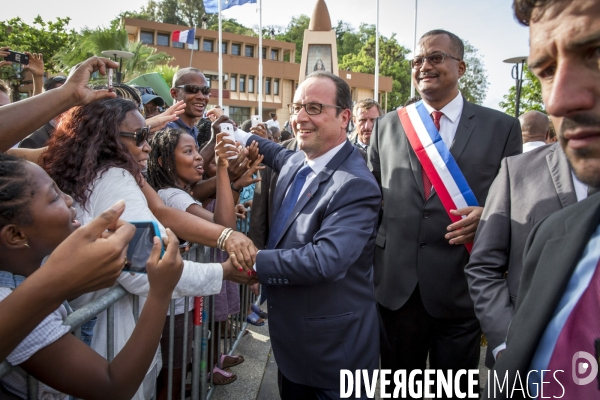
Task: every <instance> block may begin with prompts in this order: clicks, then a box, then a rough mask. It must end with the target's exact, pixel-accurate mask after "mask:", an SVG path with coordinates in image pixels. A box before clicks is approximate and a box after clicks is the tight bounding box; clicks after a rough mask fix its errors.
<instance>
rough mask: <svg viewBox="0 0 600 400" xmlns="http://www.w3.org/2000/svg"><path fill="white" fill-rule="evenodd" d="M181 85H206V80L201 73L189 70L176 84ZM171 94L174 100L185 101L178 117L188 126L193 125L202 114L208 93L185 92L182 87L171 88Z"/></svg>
mask: <svg viewBox="0 0 600 400" xmlns="http://www.w3.org/2000/svg"><path fill="white" fill-rule="evenodd" d="M182 85H197V86H208V82H207V81H206V78H205V77H204V75H203V74H201V73H199V72H190V73H187V74H185V75H183V76H182V77H181V78H180V79H179V81H178V82H177V86H182ZM171 96H172V97H173V98H174V99H175V100H176V101H180V100H183V101H184V102H185V109H184V111H183V114H181V115H180V116H179V118H181V119H182V121H183V122H184V123H185V124H186V125H188V126H194V120H195V119H196V118H200V117H203V116H204V110H205V109H206V105H207V104H208V100H209V98H210V95H204V94H202V92H201V91H198V93H196V94H191V93H187V92H186V91H185V89H184V88H172V89H171Z"/></svg>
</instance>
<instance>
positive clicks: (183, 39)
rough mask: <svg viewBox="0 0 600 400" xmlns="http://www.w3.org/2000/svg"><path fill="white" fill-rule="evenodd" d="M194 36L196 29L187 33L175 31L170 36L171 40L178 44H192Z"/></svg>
mask: <svg viewBox="0 0 600 400" xmlns="http://www.w3.org/2000/svg"><path fill="white" fill-rule="evenodd" d="M195 35H196V28H194V29H190V30H187V31H175V32H173V34H172V35H171V40H173V41H174V42H179V43H188V44H194V36H195Z"/></svg>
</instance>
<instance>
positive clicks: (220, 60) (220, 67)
mask: <svg viewBox="0 0 600 400" xmlns="http://www.w3.org/2000/svg"><path fill="white" fill-rule="evenodd" d="M218 2H219V106H221V108H223V19H222V15H221V0H218Z"/></svg>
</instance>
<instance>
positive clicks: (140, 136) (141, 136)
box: [119, 126, 150, 147]
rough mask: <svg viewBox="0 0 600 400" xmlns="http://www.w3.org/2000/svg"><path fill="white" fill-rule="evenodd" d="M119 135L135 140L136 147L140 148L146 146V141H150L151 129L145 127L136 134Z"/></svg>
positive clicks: (120, 133)
mask: <svg viewBox="0 0 600 400" xmlns="http://www.w3.org/2000/svg"><path fill="white" fill-rule="evenodd" d="M119 135H121V136H124V137H130V138H134V139H135V145H136V146H138V147H139V146H141V145H142V144H144V142H145V141H146V140H148V136H149V135H150V127H149V126H145V127H143V128H141V129H138V130H137V131H135V132H119Z"/></svg>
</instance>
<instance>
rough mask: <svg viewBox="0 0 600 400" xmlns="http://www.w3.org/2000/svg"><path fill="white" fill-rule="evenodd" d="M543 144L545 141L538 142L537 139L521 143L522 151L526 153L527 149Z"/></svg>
mask: <svg viewBox="0 0 600 400" xmlns="http://www.w3.org/2000/svg"><path fill="white" fill-rule="evenodd" d="M545 145H546V142H539V141H536V142H527V143H523V153H527V152H528V151H531V150H533V149H537V148H538V147H542V146H545Z"/></svg>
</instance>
